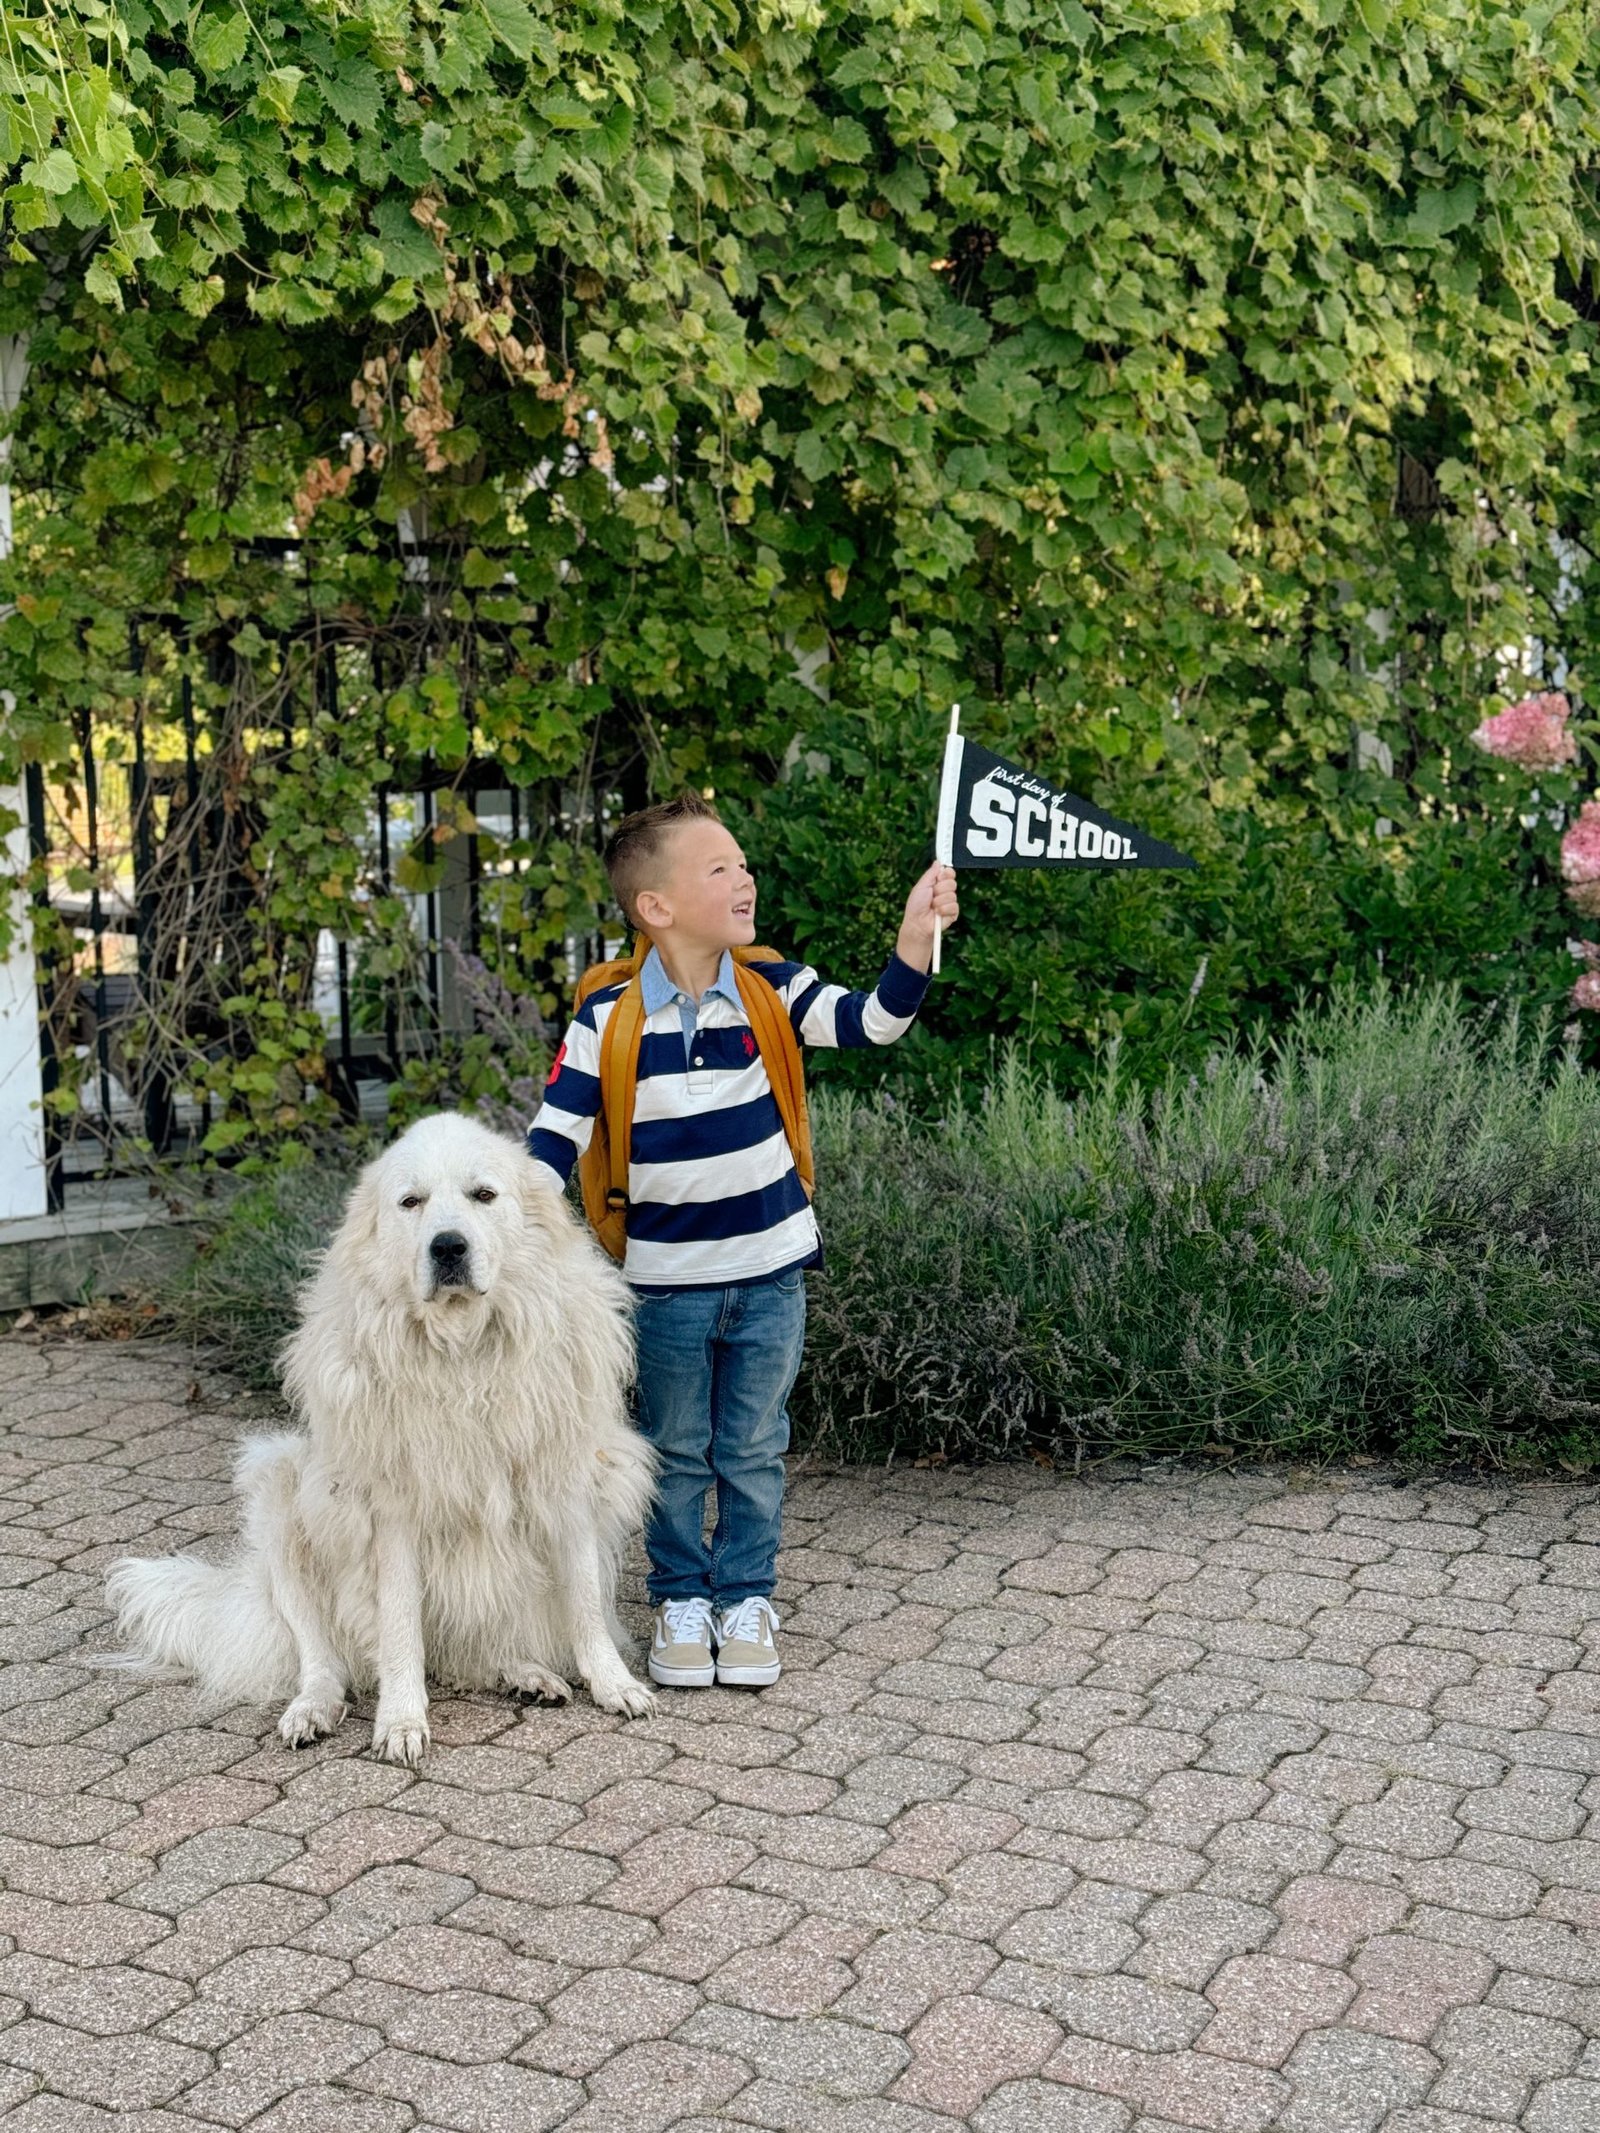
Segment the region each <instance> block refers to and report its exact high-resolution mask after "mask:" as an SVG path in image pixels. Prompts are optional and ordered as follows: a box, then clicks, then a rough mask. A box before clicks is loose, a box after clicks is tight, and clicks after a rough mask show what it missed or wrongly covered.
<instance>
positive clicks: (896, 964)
mask: <svg viewBox="0 0 1600 2133" xmlns="http://www.w3.org/2000/svg"><path fill="white" fill-rule="evenodd" d="M927 990H928V972H927V971H925V970H913V969H912V967H911V965H910V964H909V963H905V962H902V961H901V959H900V957H899V956H898V955H892V956H890V958H889V962H888V967H887V968H886V969H885V971H884V973H883V976H882V977H881V978H879V980H878V999H879V1001H880V1002H881V1003H882V1006H883V1011H884V1013H885V1014H887V1015H893V1016H894V1018H895V1020H896V1021H897V1022H909V1021H910V1019H911V1017H912V1016H913V1015H914V1014H915V1013H916V1011H917V1009H918V1008H919V1007H920V1006H921V1005H922V1002H923V997H924V995H925V994H926V992H927Z"/></svg>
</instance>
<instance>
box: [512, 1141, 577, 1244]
mask: <svg viewBox="0 0 1600 2133" xmlns="http://www.w3.org/2000/svg"><path fill="white" fill-rule="evenodd" d="M517 1196H518V1198H519V1199H520V1200H521V1202H522V1214H523V1220H524V1221H525V1222H526V1223H527V1224H528V1226H529V1227H530V1228H532V1229H536V1230H537V1231H538V1232H539V1234H540V1235H541V1236H543V1237H549V1238H552V1239H554V1238H557V1237H560V1236H562V1235H563V1234H564V1232H566V1231H567V1230H568V1229H570V1228H571V1226H572V1214H571V1210H570V1209H569V1208H568V1206H567V1202H566V1196H565V1195H564V1194H563V1193H562V1192H561V1191H560V1190H559V1188H558V1187H557V1185H556V1182H555V1180H554V1178H553V1177H552V1176H551V1175H550V1173H549V1172H548V1171H546V1170H541V1169H540V1168H539V1167H538V1165H537V1164H535V1163H533V1162H532V1161H527V1160H525V1161H524V1162H523V1165H522V1168H521V1169H520V1171H519V1172H518V1173H517Z"/></svg>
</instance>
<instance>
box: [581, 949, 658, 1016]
mask: <svg viewBox="0 0 1600 2133" xmlns="http://www.w3.org/2000/svg"><path fill="white" fill-rule="evenodd" d="M649 952H650V947H649V943H648V942H647V941H643V940H638V941H635V942H634V944H633V946H632V948H631V949H630V950H629V952H628V953H627V954H626V955H621V956H614V957H613V958H612V959H611V961H610V962H608V963H591V964H590V965H589V967H588V969H587V970H586V971H585V972H584V973H583V975H582V977H580V978H579V980H578V983H577V989H576V990H575V991H574V993H573V995H572V1005H573V1010H574V1012H576V1011H577V1009H578V1008H580V1007H581V1006H582V1005H583V1003H584V1001H585V1000H588V999H592V998H593V997H594V995H595V994H596V993H597V992H603V991H604V990H605V988H606V986H608V985H621V984H623V983H625V981H626V980H627V979H629V978H633V977H637V976H638V974H639V972H640V970H641V969H642V968H643V967H644V959H645V957H646V956H647V955H648V954H649Z"/></svg>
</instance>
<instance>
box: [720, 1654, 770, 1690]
mask: <svg viewBox="0 0 1600 2133" xmlns="http://www.w3.org/2000/svg"><path fill="white" fill-rule="evenodd" d="M782 1672H783V1666H782V1664H781V1662H780V1661H778V1660H776V1659H767V1660H763V1662H762V1663H761V1665H760V1666H721V1665H719V1666H718V1668H717V1679H718V1681H720V1682H721V1683H722V1684H723V1686H724V1687H726V1688H730V1689H770V1688H771V1686H772V1684H773V1683H774V1682H775V1681H776V1680H777V1678H778V1676H779V1675H780V1674H781V1673H782Z"/></svg>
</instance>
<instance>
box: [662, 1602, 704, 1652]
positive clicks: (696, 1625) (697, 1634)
mask: <svg viewBox="0 0 1600 2133" xmlns="http://www.w3.org/2000/svg"><path fill="white" fill-rule="evenodd" d="M661 1630H662V1641H663V1642H664V1643H666V1644H709V1643H710V1641H711V1602H710V1601H709V1600H703V1599H699V1598H695V1599H692V1600H668V1601H666V1602H665V1604H664V1605H663V1607H662V1609H661Z"/></svg>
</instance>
